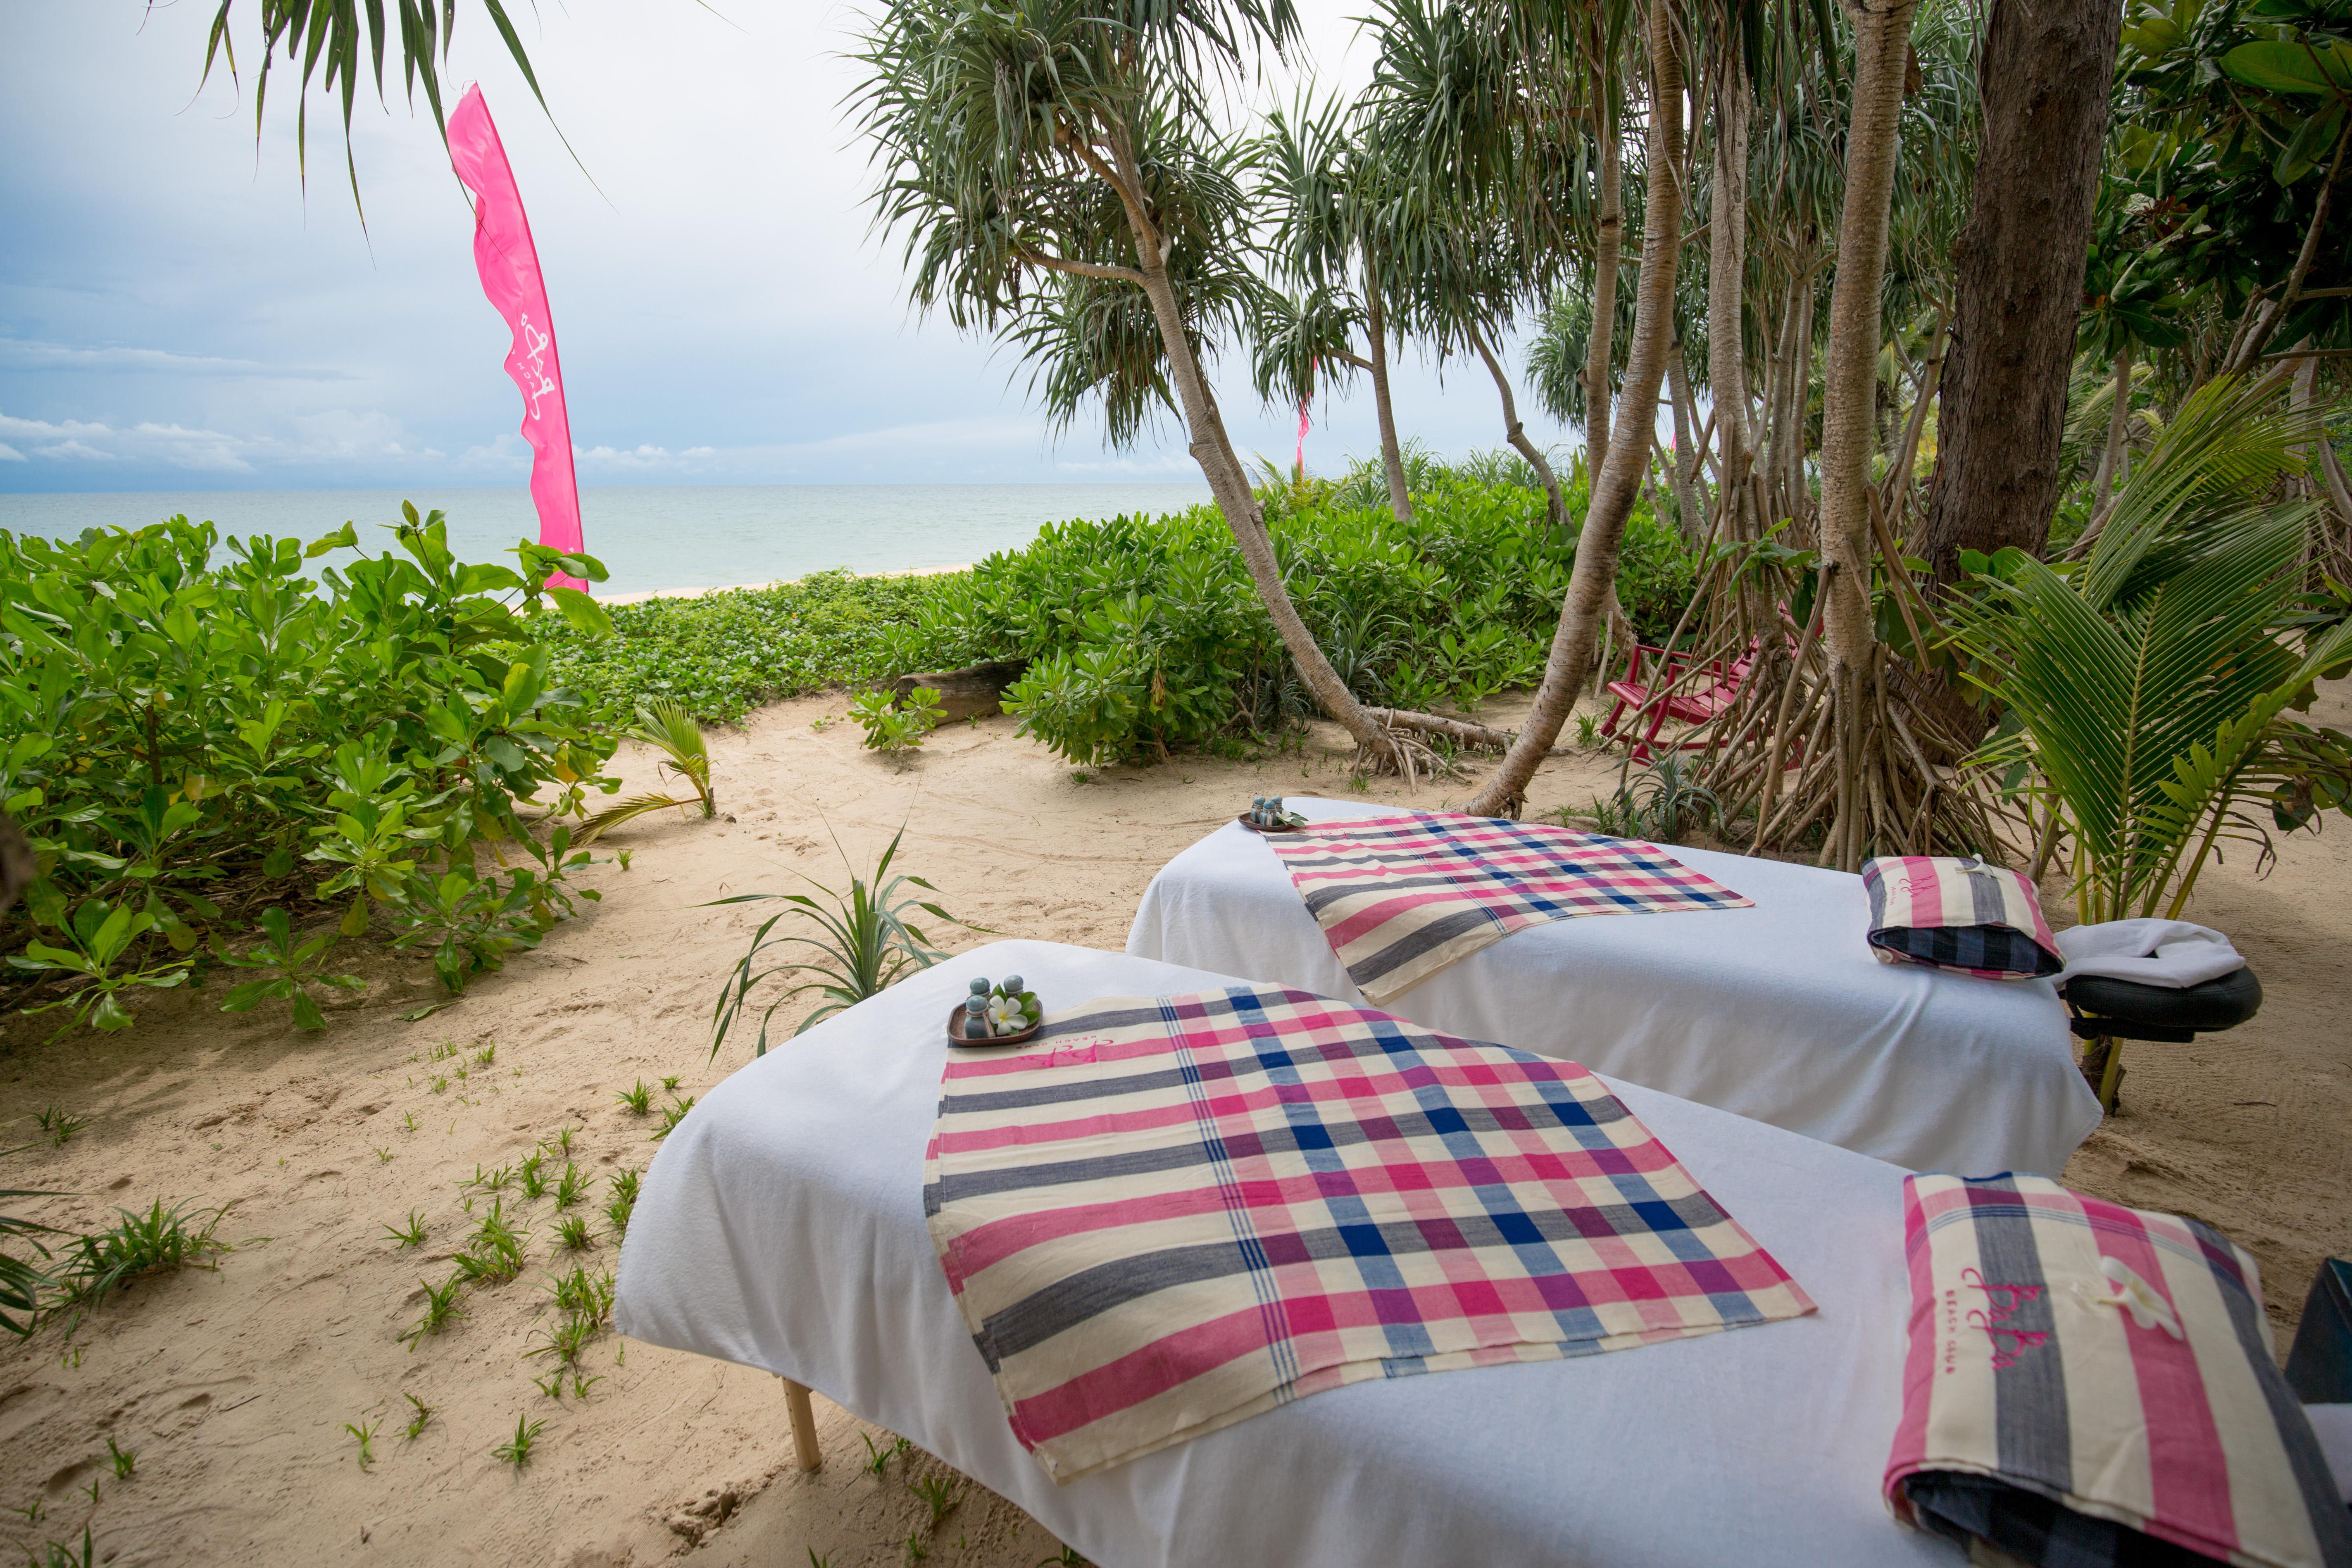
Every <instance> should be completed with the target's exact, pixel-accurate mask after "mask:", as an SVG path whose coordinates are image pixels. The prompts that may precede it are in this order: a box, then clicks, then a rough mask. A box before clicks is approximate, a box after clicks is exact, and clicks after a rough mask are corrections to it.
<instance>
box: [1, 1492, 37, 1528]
mask: <svg viewBox="0 0 2352 1568" xmlns="http://www.w3.org/2000/svg"><path fill="white" fill-rule="evenodd" d="M8 1511H9V1512H10V1513H16V1514H22V1515H24V1517H25V1522H26V1524H38V1523H40V1522H41V1511H42V1510H41V1500H40V1499H39V1498H35V1499H34V1500H33V1501H32V1504H31V1506H29V1507H26V1508H12V1509H10V1510H8Z"/></svg>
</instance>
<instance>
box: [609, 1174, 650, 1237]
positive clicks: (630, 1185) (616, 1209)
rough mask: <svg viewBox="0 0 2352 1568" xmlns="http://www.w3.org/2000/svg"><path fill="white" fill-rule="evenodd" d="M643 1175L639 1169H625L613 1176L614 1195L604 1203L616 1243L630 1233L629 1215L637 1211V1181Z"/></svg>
mask: <svg viewBox="0 0 2352 1568" xmlns="http://www.w3.org/2000/svg"><path fill="white" fill-rule="evenodd" d="M642 1175H643V1173H641V1172H637V1171H623V1172H621V1173H619V1174H618V1175H616V1176H614V1178H613V1195H612V1197H611V1198H609V1199H607V1200H606V1202H605V1204H604V1219H605V1222H606V1223H607V1224H608V1225H610V1226H612V1230H613V1240H614V1243H615V1244H617V1243H618V1242H619V1241H620V1240H621V1238H622V1237H625V1236H626V1235H627V1234H628V1233H629V1215H632V1214H634V1213H635V1211H636V1207H637V1183H638V1181H639V1180H640V1179H641V1177H642Z"/></svg>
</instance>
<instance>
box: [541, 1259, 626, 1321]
mask: <svg viewBox="0 0 2352 1568" xmlns="http://www.w3.org/2000/svg"><path fill="white" fill-rule="evenodd" d="M548 1289H550V1290H551V1291H552V1292H553V1293H554V1296H555V1306H556V1310H559V1311H562V1312H569V1313H571V1314H572V1315H573V1316H575V1317H581V1318H585V1319H587V1320H589V1321H590V1322H592V1323H593V1325H594V1326H595V1327H597V1328H600V1329H601V1328H603V1327H604V1324H605V1323H606V1321H609V1320H610V1319H611V1317H612V1316H613V1275H612V1271H611V1270H610V1269H604V1270H600V1271H599V1272H597V1273H594V1274H591V1273H589V1272H588V1270H586V1269H585V1268H574V1269H572V1272H571V1273H569V1274H563V1275H558V1276H556V1277H555V1278H553V1279H550V1280H549V1281H548Z"/></svg>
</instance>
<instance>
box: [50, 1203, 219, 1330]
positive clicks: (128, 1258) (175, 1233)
mask: <svg viewBox="0 0 2352 1568" xmlns="http://www.w3.org/2000/svg"><path fill="white" fill-rule="evenodd" d="M191 1201H193V1200H191ZM228 1211H229V1205H226V1204H223V1205H221V1206H220V1207H218V1208H214V1209H198V1210H196V1211H195V1212H194V1214H190V1213H189V1212H188V1205H187V1204H186V1203H179V1204H174V1205H173V1206H172V1207H170V1208H168V1209H167V1208H165V1207H164V1206H163V1199H161V1198H157V1199H156V1200H155V1202H154V1203H153V1205H151V1206H150V1207H149V1208H148V1210H147V1212H146V1213H145V1214H140V1213H137V1212H135V1211H133V1210H131V1209H123V1208H119V1209H116V1210H115V1211H114V1212H115V1213H116V1214H119V1215H121V1216H122V1217H121V1220H120V1221H118V1222H117V1223H116V1224H115V1226H114V1227H113V1228H112V1229H110V1230H101V1231H97V1232H93V1233H92V1234H90V1235H88V1236H81V1237H75V1238H74V1241H73V1244H72V1246H71V1247H69V1248H68V1249H67V1252H66V1261H65V1266H64V1267H63V1268H60V1269H58V1271H57V1272H56V1273H55V1274H54V1275H53V1276H52V1279H54V1280H55V1281H56V1283H57V1285H58V1289H59V1292H60V1299H61V1304H62V1305H66V1306H73V1307H80V1306H89V1307H95V1306H97V1305H98V1304H99V1303H100V1302H101V1301H103V1300H106V1298H107V1297H108V1296H109V1295H110V1294H111V1293H112V1292H114V1291H116V1290H119V1289H122V1288H123V1287H124V1286H126V1285H128V1284H130V1283H131V1280H133V1279H138V1278H139V1277H140V1276H141V1275H143V1274H161V1273H169V1272H172V1271H173V1270H175V1269H180V1268H218V1267H219V1264H218V1263H217V1262H216V1261H215V1259H217V1258H221V1257H222V1256H224V1255H225V1254H226V1253H227V1252H228V1250H229V1245H228V1243H227V1242H226V1241H222V1240H220V1239H218V1238H217V1237H215V1236H214V1235H213V1232H214V1231H215V1230H216V1229H218V1228H219V1227H220V1222H221V1221H222V1220H223V1219H224V1218H226V1216H227V1215H228ZM192 1221H202V1222H203V1223H202V1224H200V1225H195V1226H193V1228H192V1227H191V1222H192Z"/></svg>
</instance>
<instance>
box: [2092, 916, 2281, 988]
mask: <svg viewBox="0 0 2352 1568" xmlns="http://www.w3.org/2000/svg"><path fill="white" fill-rule="evenodd" d="M2058 952H2059V953H2060V955H2061V956H2062V957H2063V958H2064V959H2065V960H2066V967H2065V969H2064V970H2063V972H2062V973H2060V974H2059V975H2058V977H2057V980H2058V984H2060V985H2062V986H2063V985H2064V984H2066V982H2068V981H2069V980H2073V979H2074V978H2075V977H2076V976H2078V975H2084V974H2104V975H2106V976H2108V977H2109V978H2111V979H2116V980H2130V981H2135V982H2137V984H2142V985H2164V986H2169V987H2171V988H2173V989H2175V990H2186V989H2187V988H2188V987H2189V986H2191V985H2202V984H2205V982H2207V981H2209V980H2219V979H2221V976H2223V975H2224V974H2234V973H2237V972H2238V971H2239V970H2241V969H2243V968H2244V967H2245V966H2246V961H2245V960H2244V959H2243V958H2242V957H2240V956H2239V954H2238V950H2237V949H2236V948H2234V947H2232V946H2231V945H2230V939H2229V938H2228V937H2226V936H2223V935H2222V934H2221V932H2220V931H2214V930H2212V929H2211V928H2210V927H2207V926H2200V925H2191V924H2189V922H2188V921H2159V920H2136V921H2106V922H2105V923H2104V924H2101V925H2090V926H2075V927H2074V928H2073V929H2071V930H2068V931H2060V932H2059V933H2058Z"/></svg>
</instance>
